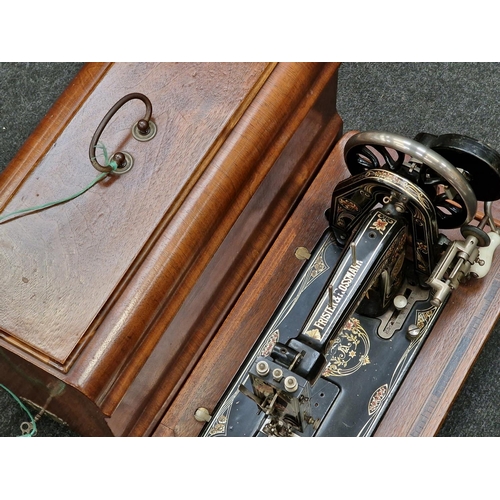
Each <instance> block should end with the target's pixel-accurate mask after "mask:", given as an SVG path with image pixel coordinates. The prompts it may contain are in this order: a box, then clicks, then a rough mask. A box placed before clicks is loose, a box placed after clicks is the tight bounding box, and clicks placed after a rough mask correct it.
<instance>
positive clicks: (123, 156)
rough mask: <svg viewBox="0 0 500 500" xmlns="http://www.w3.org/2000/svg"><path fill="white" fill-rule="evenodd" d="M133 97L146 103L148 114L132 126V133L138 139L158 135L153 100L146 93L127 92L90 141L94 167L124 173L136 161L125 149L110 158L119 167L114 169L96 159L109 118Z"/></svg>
mask: <svg viewBox="0 0 500 500" xmlns="http://www.w3.org/2000/svg"><path fill="white" fill-rule="evenodd" d="M132 99H139V100H141V101H142V102H143V103H144V104H145V105H146V114H145V116H144V118H143V119H142V120H139V121H138V122H137V123H136V124H135V125H134V126H133V127H132V135H133V136H134V137H135V138H136V139H137V140H138V141H149V140H151V139H152V138H153V137H154V136H155V135H156V125H155V123H154V122H152V121H151V114H152V112H153V106H152V105H151V101H150V100H149V99H148V98H147V97H146V96H145V95H144V94H140V93H138V92H134V93H132V94H127V95H126V96H124V97H122V98H121V99H120V100H119V101H118V102H117V103H116V104H115V105H114V106H113V107H112V108H111V109H110V110H109V111H108V112H107V113H106V116H105V117H104V118H103V119H102V121H101V123H100V124H99V126H98V127H97V129H96V131H95V132H94V135H93V137H92V140H91V141H90V146H89V158H90V162H91V163H92V165H93V167H94V168H95V169H97V170H98V171H99V172H110V173H111V172H112V173H115V174H124V173H125V172H128V171H129V170H130V169H131V168H132V165H133V163H134V160H133V158H132V156H131V155H130V154H129V153H126V152H124V151H118V152H116V153H114V154H112V155H111V156H110V158H109V160H110V161H111V160H113V161H115V162H116V164H117V165H118V167H117V168H116V169H113V168H112V167H111V166H110V165H101V164H100V163H99V162H98V161H97V159H96V147H97V145H98V142H99V138H100V137H101V134H102V131H103V130H104V129H105V127H106V125H107V124H108V123H109V120H111V118H112V117H113V115H114V114H115V113H116V112H117V111H118V110H119V109H120V108H121V107H122V106H123V105H124V104H125V103H127V102H128V101H131V100H132Z"/></svg>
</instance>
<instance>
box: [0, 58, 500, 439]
mask: <svg viewBox="0 0 500 500" xmlns="http://www.w3.org/2000/svg"><path fill="white" fill-rule="evenodd" d="M81 66H82V64H81V63H0V170H2V169H3V168H4V167H5V166H6V165H7V164H8V163H9V162H10V160H11V159H12V158H13V157H14V155H15V154H16V152H17V151H18V150H19V148H20V147H21V146H22V144H23V143H24V142H25V141H26V139H27V138H28V137H29V135H30V134H31V132H32V131H33V130H34V128H35V127H36V126H37V124H38V123H39V122H40V120H41V119H42V118H43V116H44V115H45V114H46V113H47V112H48V110H49V109H50V107H51V106H52V104H53V103H54V101H55V100H56V99H57V98H58V97H59V95H60V94H61V93H62V92H63V90H64V89H65V88H66V86H67V85H68V84H69V83H70V82H71V80H72V78H73V77H74V76H75V75H76V73H77V72H78V71H79V69H80V68H81ZM499 84H500V63H353V62H351V63H344V64H343V65H342V66H341V69H340V72H339V88H338V109H339V112H340V114H341V116H342V118H343V120H344V131H346V132H347V131H349V130H386V131H389V132H395V133H399V134H402V135H405V136H407V137H410V138H413V137H414V136H415V135H416V134H417V133H418V132H428V133H434V134H443V133H459V134H465V135H469V136H472V137H475V138H477V139H480V140H482V141H485V142H487V143H489V144H490V145H491V146H492V147H494V148H495V149H497V150H500V127H499V120H498V119H499V117H500V103H499V102H498V101H497V90H498V88H499ZM497 257H498V258H500V255H499V256H497ZM0 300H1V297H0ZM499 329H500V327H499V326H497V327H496V328H495V330H494V332H493V333H492V335H491V338H490V340H489V341H488V342H487V345H486V347H485V349H484V351H483V352H482V354H481V355H480V356H479V358H478V361H477V363H476V364H475V366H474V367H473V369H472V372H471V374H470V376H469V378H468V379H467V381H466V383H465V385H464V387H463V389H462V391H461V393H460V395H459V396H458V398H457V400H456V402H455V403H454V405H453V408H452V410H451V412H450V414H449V415H448V417H447V419H446V421H445V423H444V425H443V428H442V429H441V431H440V434H439V435H440V436H443V437H445V436H499V435H500V417H499V412H498V409H499V404H500V380H499V377H498V375H499V373H500V333H499ZM0 383H2V381H1V380H0ZM25 420H26V415H25V414H24V412H23V411H22V410H21V409H20V408H19V406H18V405H17V403H15V402H14V401H13V399H12V398H11V397H10V396H9V395H8V394H7V393H5V392H4V391H3V390H1V389H0V436H16V435H18V434H19V426H20V424H21V423H22V422H23V421H25ZM74 435H75V434H74V433H72V432H71V431H70V430H69V429H67V428H66V427H64V426H62V425H60V424H58V423H56V422H53V421H52V420H50V419H49V418H47V417H42V419H41V420H40V422H39V423H38V436H74Z"/></svg>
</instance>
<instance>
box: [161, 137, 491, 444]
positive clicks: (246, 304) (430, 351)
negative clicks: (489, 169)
mask: <svg viewBox="0 0 500 500" xmlns="http://www.w3.org/2000/svg"><path fill="white" fill-rule="evenodd" d="M351 135H352V132H350V133H348V134H346V135H345V136H344V137H343V138H342V139H341V140H340V141H339V143H338V144H337V146H336V147H335V149H334V151H333V152H332V154H331V155H330V157H329V158H328V159H327V161H326V162H325V164H324V166H323V167H322V169H321V171H320V172H319V173H318V176H317V177H316V178H315V180H314V182H313V183H312V184H311V187H310V188H309V190H308V191H307V193H306V194H305V195H304V198H303V199H302V201H301V203H300V204H299V205H298V207H297V209H296V210H295V212H294V213H293V215H292V216H291V218H290V220H289V221H288V223H287V225H286V226H285V228H284V229H283V231H282V233H281V234H280V235H279V237H278V238H277V239H276V242H275V244H274V245H273V247H272V248H271V250H270V251H269V253H268V255H267V256H266V258H265V260H264V261H263V263H262V265H261V266H260V268H259V269H258V270H257V272H256V273H255V275H254V277H253V279H252V281H251V282H250V284H249V286H248V287H247V288H246V290H245V292H244V293H243V294H242V296H241V297H240V299H239V301H238V303H237V304H236V305H235V307H234V308H233V310H232V311H231V313H230V315H229V316H228V318H227V320H226V321H225V323H224V324H223V325H222V327H221V329H220V330H219V332H218V333H217V335H216V336H215V338H214V340H213V341H212V343H211V345H210V346H209V348H208V349H207V350H206V351H205V353H204V355H203V357H202V358H201V360H200V362H199V364H198V365H197V366H196V367H195V369H194V370H193V372H192V374H191V376H190V377H189V379H188V380H187V382H186V384H185V385H184V387H183V388H182V390H181V391H180V392H179V394H178V396H177V398H176V399H175V401H174V402H173V404H172V405H171V407H170V409H169V411H168V412H167V413H166V415H165V417H164V418H163V419H162V421H161V422H160V424H159V425H158V428H157V429H156V432H155V435H156V436H196V435H198V433H199V432H200V431H201V428H202V424H201V423H199V422H197V421H196V420H195V419H194V416H193V415H194V412H195V411H196V409H197V408H199V407H204V408H207V409H208V410H209V411H212V410H213V409H214V407H215V406H216V404H217V402H218V400H219V399H220V397H221V396H222V395H223V393H224V391H225V390H226V388H227V387H228V385H229V383H230V382H231V379H232V378H233V376H234V375H235V374H236V372H237V370H238V369H239V367H240V365H241V363H242V361H243V360H244V358H245V356H246V354H247V353H248V352H249V350H250V348H251V347H252V345H253V342H254V341H255V340H256V338H257V337H258V336H259V334H260V332H261V330H262V329H263V327H264V326H265V324H266V323H267V321H268V319H269V318H270V317H271V315H272V313H273V311H274V309H275V308H276V307H277V305H278V304H279V302H280V300H281V298H282V297H283V294H284V291H285V290H286V289H287V288H288V287H289V286H290V284H291V283H292V282H293V280H294V278H295V276H296V275H297V273H298V271H299V269H300V266H301V263H300V262H299V261H298V260H297V259H296V258H295V257H294V250H295V248H296V247H297V246H305V247H306V248H312V247H313V246H314V244H315V242H316V241H317V239H318V238H319V236H320V235H321V233H322V232H323V231H324V229H325V228H326V227H327V223H326V219H325V218H324V215H323V214H324V211H325V209H326V208H328V206H329V203H330V197H331V192H332V191H333V188H334V186H335V185H336V184H337V183H338V182H339V181H340V180H341V179H343V178H345V177H347V176H348V175H349V174H348V172H347V170H346V167H345V163H344V161H343V156H342V149H343V145H344V144H345V142H346V140H347V139H348V138H349V137H350V136H351ZM499 208H500V207H496V208H495V212H494V214H495V216H496V217H497V218H498V212H499ZM498 276H500V259H498V258H497V259H496V260H495V261H494V264H493V266H492V268H491V271H490V273H489V274H488V275H487V277H485V278H484V279H482V280H471V281H469V282H468V283H466V284H464V285H463V286H461V287H459V289H458V290H456V291H455V292H453V294H452V297H451V299H450V301H449V303H448V304H447V306H446V308H445V310H444V313H443V314H442V315H441V317H440V318H439V320H438V322H437V324H436V326H435V328H434V329H433V330H432V332H431V334H430V336H429V338H428V339H427V340H426V342H425V344H424V346H423V348H422V351H421V352H420V354H419V355H418V357H417V360H416V362H415V363H414V365H413V367H412V369H411V370H410V372H409V374H408V375H407V377H406V379H405V380H404V383H403V385H402V387H401V389H400V391H399V392H398V394H397V395H396V398H395V399H394V401H393V402H392V404H391V405H390V407H389V410H388V412H387V413H386V415H385V417H384V418H383V420H382V422H381V424H380V425H379V427H378V429H377V431H376V433H375V435H376V436H433V435H435V434H436V433H437V431H438V430H439V427H440V425H441V424H442V421H443V419H444V417H445V415H446V413H447V412H448V410H449V408H450V406H451V404H452V402H453V400H454V398H455V397H456V395H457V393H458V391H459V390H460V387H461V385H462V383H463V381H464V379H465V378H466V376H467V374H468V372H469V370H470V368H471V366H472V364H473V362H474V360H475V358H476V357H477V355H478V354H479V352H480V350H481V348H482V346H483V345H484V343H485V341H486V339H487V338H488V335H489V334H490V332H491V330H492V328H493V326H494V325H495V323H496V321H497V320H498V317H499V313H500V311H499V310H498V308H497V307H496V306H495V304H496V302H497V301H498V295H499V288H500V280H499V279H498Z"/></svg>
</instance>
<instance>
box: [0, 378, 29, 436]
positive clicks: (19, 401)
mask: <svg viewBox="0 0 500 500" xmlns="http://www.w3.org/2000/svg"><path fill="white" fill-rule="evenodd" d="M0 387H1V388H2V389H4V390H5V391H7V392H8V393H9V394H10V395H11V396H12V397H13V398H14V400H15V401H16V403H17V404H18V405H19V406H20V407H21V408H22V409H23V410H24V411H25V412H26V413H27V414H28V417H29V419H30V421H31V425H32V426H33V428H32V429H31V432H30V433H29V434H22V435H21V436H17V437H33V436H34V435H35V434H36V432H37V429H36V420H35V419H34V418H33V415H32V414H31V412H30V411H29V410H28V408H26V406H25V405H24V403H23V402H22V401H21V400H20V399H19V398H18V397H17V396H16V395H15V394H14V393H13V392H12V391H11V390H10V389H7V387H5V386H4V385H3V384H0Z"/></svg>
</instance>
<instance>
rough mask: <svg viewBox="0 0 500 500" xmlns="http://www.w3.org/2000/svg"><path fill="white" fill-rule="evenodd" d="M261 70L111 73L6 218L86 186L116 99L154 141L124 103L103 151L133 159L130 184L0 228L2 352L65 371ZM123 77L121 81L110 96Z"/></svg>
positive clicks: (145, 68)
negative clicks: (142, 135)
mask: <svg viewBox="0 0 500 500" xmlns="http://www.w3.org/2000/svg"><path fill="white" fill-rule="evenodd" d="M267 68H268V65H266V64H256V63H252V64H227V65H224V64H190V65H186V64H168V65H166V64H161V65H157V64H130V65H124V66H122V65H120V66H113V67H111V68H110V69H109V70H108V74H107V76H106V78H105V79H103V80H102V81H101V82H100V83H99V84H97V86H96V87H95V88H94V89H93V91H92V94H91V95H89V97H88V99H87V100H86V102H85V103H84V104H82V106H81V108H80V109H79V110H78V112H77V113H75V115H74V116H73V118H72V120H71V122H70V123H69V124H67V126H66V127H65V129H64V131H63V132H62V133H61V134H60V135H59V137H58V139H57V141H56V142H55V143H54V144H53V146H52V147H51V149H50V150H49V151H47V153H46V154H45V155H44V156H43V157H42V158H41V159H40V161H39V163H38V164H37V167H36V173H34V175H32V176H29V177H27V178H26V179H25V181H24V182H23V183H22V184H21V185H20V186H19V187H18V188H17V192H16V193H15V195H14V196H13V197H12V198H11V199H10V200H9V203H8V204H7V205H6V206H5V208H4V211H5V212H11V211H14V210H17V209H20V208H25V207H29V206H33V205H37V204H40V203H44V202H46V201H52V200H55V199H59V198H63V197H65V196H67V195H69V194H72V193H74V192H76V191H78V190H79V189H80V188H82V187H83V186H85V185H87V184H88V183H89V182H90V181H91V180H92V179H93V178H94V177H95V176H96V175H97V172H96V171H95V169H94V168H93V167H92V165H91V164H90V162H89V160H88V153H87V151H88V146H89V142H90V139H91V137H92V135H93V132H94V130H95V129H96V128H97V125H98V124H99V122H100V120H101V119H102V117H103V116H104V114H105V113H106V112H107V111H108V110H109V109H110V108H111V106H112V105H113V104H114V103H115V102H116V101H117V100H118V99H119V98H121V97H122V96H123V95H124V94H127V93H129V92H132V91H134V92H142V93H144V94H146V95H147V96H148V97H149V99H150V100H151V101H152V104H153V119H154V121H155V122H156V124H157V126H158V133H157V136H156V137H155V138H154V139H153V140H152V141H150V142H138V141H136V140H134V139H133V138H132V137H131V135H130V128H131V126H132V125H133V124H134V123H135V122H136V121H137V120H138V119H140V118H142V117H143V116H144V105H143V103H142V102H140V101H137V100H135V101H131V102H130V103H127V105H125V106H124V107H123V108H122V110H120V111H119V112H118V113H117V115H116V116H115V117H114V119H112V120H111V122H110V123H109V125H108V126H107V127H106V129H105V131H104V133H103V135H102V136H101V140H102V141H103V143H104V144H105V145H106V146H107V147H108V148H109V150H110V151H116V150H125V151H128V152H130V153H131V154H132V155H133V156H134V161H135V164H134V167H133V169H132V170H131V171H130V172H129V173H127V174H125V175H122V176H119V177H110V178H108V179H106V180H105V181H103V182H101V183H100V184H98V185H97V186H95V187H94V188H93V189H92V190H90V191H89V192H87V193H86V194H85V195H84V196H81V197H79V198H78V199H76V200H74V201H71V202H70V203H66V204H64V205H60V206H57V207H54V208H52V209H50V210H46V211H41V212H39V213H36V214H33V215H29V216H28V217H22V218H19V219H17V220H14V221H11V222H9V223H7V224H3V227H2V242H1V245H0V248H1V252H2V253H1V256H0V272H1V274H2V276H4V280H3V286H4V287H5V290H8V291H9V293H8V294H6V296H7V297H8V300H6V301H2V303H1V305H0V328H1V329H2V331H3V332H4V333H5V335H6V336H8V337H7V338H8V340H10V339H11V340H12V342H13V343H16V344H18V345H21V346H23V345H25V346H26V347H27V349H29V350H30V351H31V352H33V353H37V352H38V353H40V355H41V356H44V357H48V358H49V359H51V360H53V361H54V362H55V363H58V364H64V363H65V362H66V361H67V359H68V357H69V356H70V355H71V353H72V352H73V350H74V349H75V347H76V346H77V344H78V343H79V342H80V341H81V340H82V338H83V336H84V335H85V334H86V333H87V332H88V330H89V328H90V326H91V324H92V322H93V321H94V320H95V319H96V317H97V316H98V314H99V312H100V311H101V310H102V308H103V307H104V306H105V304H106V302H107V301H108V300H109V299H110V297H111V296H112V295H113V293H114V291H115V289H116V288H117V287H118V286H119V284H120V282H121V281H122V280H123V279H124V277H125V276H126V274H127V272H129V269H130V267H131V266H132V265H133V263H134V261H135V260H136V259H137V258H138V257H139V256H140V254H141V252H143V247H144V246H145V245H146V244H147V242H148V240H150V239H151V237H152V235H153V233H154V231H155V230H156V228H157V227H158V226H159V225H160V224H165V222H166V220H169V219H171V218H172V217H173V216H174V214H175V213H176V212H177V210H178V208H179V206H180V205H181V204H182V202H183V200H184V199H185V198H186V196H187V195H188V193H189V192H190V190H191V189H192V187H193V185H194V184H195V183H196V181H197V179H198V178H199V177H200V176H201V175H202V174H203V171H204V170H205V168H206V166H207V165H208V164H209V162H210V160H211V158H213V157H214V155H215V154H216V152H217V150H218V148H219V147H220V145H221V144H222V143H223V142H224V140H225V138H226V137H227V135H228V133H229V132H230V130H231V129H232V128H233V127H234V125H235V123H237V121H238V119H239V118H240V117H241V115H242V113H243V112H244V110H245V109H246V107H247V106H248V105H249V103H250V102H251V100H252V98H253V96H254V95H255V94H256V93H257V92H258V90H259V89H260V87H261V85H262V83H263V82H264V81H265V80H266V79H267V76H268V74H269V73H270V71H271V68H269V69H267ZM114 73H116V76H115V75H114ZM124 73H125V74H126V75H127V78H126V81H124V82H123V83H122V85H120V87H119V88H118V89H116V86H115V82H116V80H117V79H119V78H120V75H121V74H124ZM99 111H100V113H99ZM101 163H102V160H101Z"/></svg>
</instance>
